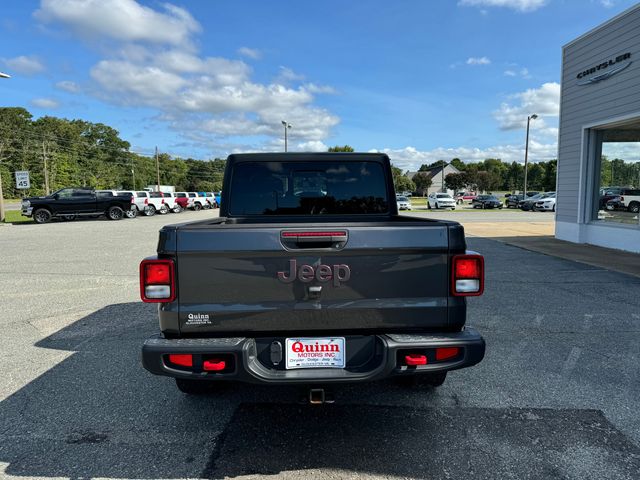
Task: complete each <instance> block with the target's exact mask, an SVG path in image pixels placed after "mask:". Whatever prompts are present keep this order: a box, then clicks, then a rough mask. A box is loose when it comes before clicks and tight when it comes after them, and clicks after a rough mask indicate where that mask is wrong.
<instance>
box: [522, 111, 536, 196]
mask: <svg viewBox="0 0 640 480" xmlns="http://www.w3.org/2000/svg"><path fill="white" fill-rule="evenodd" d="M536 118H538V115H536V114H535V113H534V114H533V115H529V116H528V117H527V140H526V143H525V146H524V193H523V195H522V200H526V199H527V171H528V169H527V164H528V161H529V123H530V122H531V120H535V119H536Z"/></svg>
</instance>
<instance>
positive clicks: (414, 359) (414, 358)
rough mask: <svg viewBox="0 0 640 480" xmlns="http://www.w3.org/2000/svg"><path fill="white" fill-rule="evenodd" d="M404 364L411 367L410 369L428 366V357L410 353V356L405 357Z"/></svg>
mask: <svg viewBox="0 0 640 480" xmlns="http://www.w3.org/2000/svg"><path fill="white" fill-rule="evenodd" d="M404 363H405V364H407V365H409V366H410V367H414V366H416V365H426V364H427V356H426V355H419V354H416V353H410V354H409V355H405V357H404Z"/></svg>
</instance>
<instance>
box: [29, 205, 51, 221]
mask: <svg viewBox="0 0 640 480" xmlns="http://www.w3.org/2000/svg"><path fill="white" fill-rule="evenodd" d="M33 221H34V222H36V223H40V224H42V223H49V222H50V221H51V212H50V211H49V210H47V209H46V208H39V209H38V210H36V211H35V212H33Z"/></svg>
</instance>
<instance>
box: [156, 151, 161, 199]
mask: <svg viewBox="0 0 640 480" xmlns="http://www.w3.org/2000/svg"><path fill="white" fill-rule="evenodd" d="M156 174H157V175H158V185H157V187H158V192H159V191H160V160H158V147H156Z"/></svg>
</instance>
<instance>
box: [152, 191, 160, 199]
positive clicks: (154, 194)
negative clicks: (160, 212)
mask: <svg viewBox="0 0 640 480" xmlns="http://www.w3.org/2000/svg"><path fill="white" fill-rule="evenodd" d="M149 196H150V197H151V198H162V193H160V192H150V193H149Z"/></svg>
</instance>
